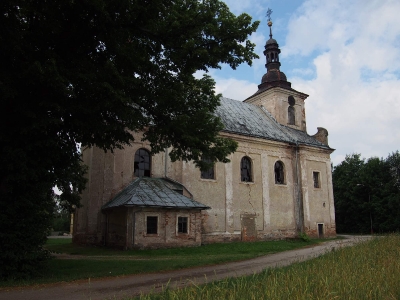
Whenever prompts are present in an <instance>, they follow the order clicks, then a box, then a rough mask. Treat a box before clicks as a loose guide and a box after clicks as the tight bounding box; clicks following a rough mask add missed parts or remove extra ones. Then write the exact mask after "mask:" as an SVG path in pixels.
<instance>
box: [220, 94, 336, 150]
mask: <svg viewBox="0 0 400 300" xmlns="http://www.w3.org/2000/svg"><path fill="white" fill-rule="evenodd" d="M220 102H221V105H220V106H219V107H218V108H217V109H216V112H215V114H216V115H217V116H218V117H220V119H221V121H222V123H223V124H224V127H225V128H224V130H223V131H225V132H229V133H235V134H239V135H246V136H252V137H257V138H262V139H267V140H273V141H278V142H284V143H291V144H296V143H298V144H301V145H308V146H313V147H318V148H324V149H331V148H330V147H329V146H327V145H325V144H323V143H321V142H319V141H317V140H316V139H315V138H313V137H312V136H310V135H308V134H307V133H306V132H304V131H301V130H296V129H293V128H291V127H288V126H284V125H282V124H279V123H278V122H277V121H276V120H275V119H274V117H272V115H271V114H270V113H269V112H268V111H267V110H266V109H264V108H262V107H259V106H256V105H253V104H250V103H245V102H240V101H236V100H232V99H228V98H224V97H221V98H220Z"/></svg>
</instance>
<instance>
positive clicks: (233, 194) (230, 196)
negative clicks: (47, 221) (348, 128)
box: [73, 21, 336, 249]
mask: <svg viewBox="0 0 400 300" xmlns="http://www.w3.org/2000/svg"><path fill="white" fill-rule="evenodd" d="M268 26H269V27H270V39H269V40H268V41H267V43H266V45H265V51H264V55H265V57H266V65H265V66H266V68H267V73H266V74H265V75H264V76H263V77H262V80H261V84H260V85H259V86H258V91H257V92H256V93H255V94H253V95H251V96H250V97H248V98H247V99H246V100H244V101H243V102H240V101H236V100H231V99H227V98H221V105H220V106H219V107H218V109H217V110H216V112H215V113H216V115H217V116H219V117H220V118H221V120H222V122H223V124H224V126H225V128H224V130H222V131H221V132H220V135H221V136H223V137H229V138H232V139H234V140H235V141H237V142H238V145H239V146H238V149H237V151H236V152H235V153H233V154H231V155H230V157H229V159H230V160H231V162H230V163H227V164H224V163H216V164H215V165H214V167H213V168H211V169H209V170H207V171H203V172H201V171H200V170H199V169H198V168H196V167H195V166H194V164H193V163H191V162H188V163H186V162H182V161H177V162H171V161H170V159H169V156H168V151H166V152H164V153H158V154H156V155H153V156H151V155H150V152H149V150H150V146H149V144H148V143H147V142H142V141H141V137H142V135H141V133H140V132H136V133H134V136H135V142H134V143H132V144H131V146H130V147H126V148H125V149H122V150H120V149H116V150H115V151H114V153H110V152H108V153H104V151H103V150H101V149H98V148H96V147H93V148H85V149H83V152H82V154H83V161H84V163H85V164H86V165H87V166H88V167H89V170H88V174H87V176H88V184H87V187H86V190H85V191H84V192H83V195H82V207H81V208H78V209H76V212H75V214H74V224H73V228H74V229H73V242H75V243H82V244H97V245H106V246H113V247H121V248H125V249H128V248H160V247H181V246H198V245H201V244H205V243H213V242H228V241H254V240H269V239H282V238H290V237H296V236H298V234H299V233H300V232H305V233H306V234H308V235H309V236H311V237H333V236H335V235H336V228H335V209H334V202H333V190H332V172H331V161H330V154H331V153H332V152H333V151H334V149H332V148H330V147H329V145H328V138H327V137H328V132H327V130H326V129H324V128H318V132H317V133H316V134H315V135H312V136H310V135H308V134H307V131H306V116H305V105H304V104H305V103H304V101H305V99H306V98H307V97H308V95H306V94H304V93H301V92H298V91H296V90H294V89H293V88H292V87H291V83H290V82H288V81H287V79H286V76H285V74H284V73H283V72H281V71H280V66H281V63H280V62H279V54H280V49H279V46H278V43H277V42H276V40H275V39H273V38H272V30H271V26H272V22H271V21H269V22H268Z"/></svg>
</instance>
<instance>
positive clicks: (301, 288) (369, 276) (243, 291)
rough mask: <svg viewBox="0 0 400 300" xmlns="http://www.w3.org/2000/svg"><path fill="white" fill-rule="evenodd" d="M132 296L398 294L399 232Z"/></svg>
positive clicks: (361, 296) (366, 296) (370, 296)
mask: <svg viewBox="0 0 400 300" xmlns="http://www.w3.org/2000/svg"><path fill="white" fill-rule="evenodd" d="M135 299H141V300H153V299H171V300H172V299H188V300H192V299H193V300H194V299H202V300H204V299H299V300H302V299H304V300H305V299H307V300H308V299H393V300H395V299H400V235H399V234H395V235H390V236H386V237H381V238H375V239H373V240H370V241H368V242H365V243H361V244H358V245H356V246H354V247H346V248H343V249H338V250H336V251H332V252H330V253H328V254H326V255H324V256H321V257H318V258H316V259H313V260H309V261H306V262H302V263H297V264H294V265H291V266H289V267H284V268H276V269H268V270H266V271H264V272H263V273H261V274H257V275H253V276H247V277H240V278H230V279H226V280H223V281H220V282H215V283H210V284H206V285H203V286H192V287H189V288H185V289H180V290H166V291H165V292H164V293H161V294H152V295H143V296H141V297H139V298H135Z"/></svg>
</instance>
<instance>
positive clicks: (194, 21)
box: [0, 0, 258, 277]
mask: <svg viewBox="0 0 400 300" xmlns="http://www.w3.org/2000/svg"><path fill="white" fill-rule="evenodd" d="M0 24H2V25H1V26H0V62H1V64H0V99H1V104H2V109H1V110H0V122H1V132H0V146H1V155H0V228H1V229H0V265H1V266H2V268H1V269H0V277H10V276H19V275H23V274H28V273H30V271H31V270H34V269H35V268H36V263H38V262H41V261H43V260H44V259H45V258H46V256H45V255H44V252H43V251H42V248H41V245H42V244H43V243H44V241H45V239H46V229H47V228H48V227H49V226H50V222H51V211H52V209H53V208H52V205H53V198H54V195H53V191H52V188H53V187H54V186H58V188H59V189H60V190H61V191H62V192H63V194H62V196H61V198H62V199H61V200H62V202H63V203H65V204H66V206H71V205H73V204H75V205H79V194H80V192H81V191H82V189H83V188H84V185H85V180H84V177H83V175H84V172H85V169H84V167H83V166H81V164H80V154H79V151H78V149H77V145H79V144H81V145H84V146H86V145H87V146H94V145H96V146H97V147H100V148H102V149H104V150H111V149H113V148H116V147H123V146H124V145H128V144H129V143H130V142H132V141H133V137H132V132H133V131H138V130H144V131H145V135H144V138H145V139H146V140H148V141H149V142H150V143H151V147H152V150H153V152H154V153H156V152H159V151H162V150H163V149H165V148H167V147H173V148H172V149H173V150H172V151H171V152H170V156H171V158H172V159H173V160H176V159H183V160H193V161H195V162H196V163H197V164H198V165H199V166H200V167H201V166H202V165H201V159H200V158H201V156H202V155H205V156H207V157H208V158H210V159H211V160H212V161H222V162H227V159H226V156H227V155H228V154H229V153H231V152H233V151H234V150H235V149H236V143H235V142H234V141H232V140H229V139H224V138H222V137H220V136H218V132H219V131H220V130H221V129H222V124H221V122H220V120H219V119H218V118H216V117H215V116H214V114H213V112H214V110H215V109H216V107H217V106H218V104H219V100H218V99H219V95H216V94H215V92H214V81H213V80H212V78H210V77H209V76H203V77H202V78H200V79H197V78H196V77H194V73H195V72H196V71H198V70H202V71H206V72H207V71H208V70H209V69H210V68H219V67H220V66H221V64H222V63H224V64H228V65H230V66H231V67H232V68H233V69H235V68H236V67H237V66H238V65H239V64H241V63H248V64H251V62H252V59H254V58H256V57H257V55H256V54H255V53H254V44H252V43H251V42H250V41H249V40H248V37H249V35H250V34H251V33H252V32H254V31H255V30H256V28H257V26H258V22H254V23H253V22H252V21H251V17H250V16H248V15H247V14H241V15H239V16H235V15H233V14H232V13H231V12H230V11H229V9H228V7H227V6H226V5H225V4H224V3H223V2H220V1H217V0H203V1H199V0H119V1H105V0H87V1H73V0H52V1H47V0H46V1H43V0H2V1H1V3H0ZM15 274H17V275H15Z"/></svg>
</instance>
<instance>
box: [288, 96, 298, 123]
mask: <svg viewBox="0 0 400 300" xmlns="http://www.w3.org/2000/svg"><path fill="white" fill-rule="evenodd" d="M288 102H289V107H288V124H289V125H296V110H295V108H294V105H295V104H296V101H295V100H294V97H293V96H289V97H288Z"/></svg>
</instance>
